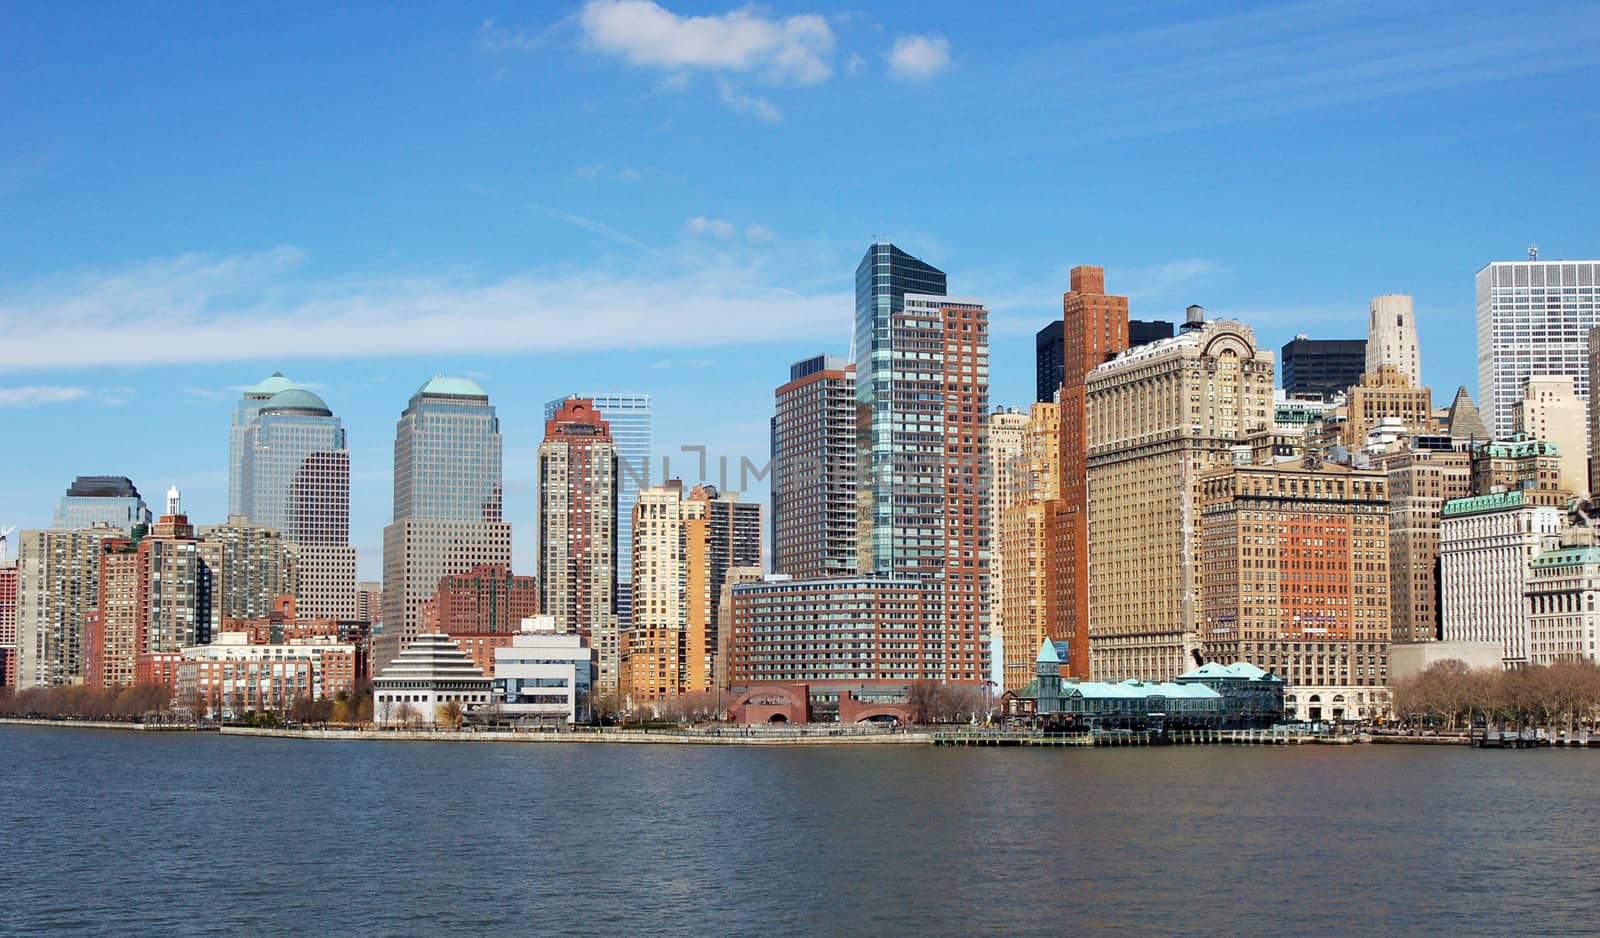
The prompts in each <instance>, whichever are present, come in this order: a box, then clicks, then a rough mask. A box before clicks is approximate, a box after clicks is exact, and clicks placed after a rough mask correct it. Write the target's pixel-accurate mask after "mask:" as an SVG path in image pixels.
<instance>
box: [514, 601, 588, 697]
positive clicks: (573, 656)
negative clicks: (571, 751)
mask: <svg viewBox="0 0 1600 938" xmlns="http://www.w3.org/2000/svg"><path fill="white" fill-rule="evenodd" d="M593 687H594V668H593V665H592V656H591V653H590V651H589V646H588V645H586V644H584V641H583V636H581V635H578V634H577V633H575V632H557V631H556V620H555V618H554V617H553V616H532V617H530V618H527V619H523V620H522V632H521V633H520V634H518V635H516V636H514V637H513V638H512V639H511V644H510V645H509V646H505V647H501V648H496V649H495V650H494V699H495V701H496V703H498V705H499V707H500V714H501V716H502V717H505V718H509V719H513V720H515V719H521V718H527V717H532V718H535V719H541V720H549V721H552V722H562V723H576V722H578V721H580V720H581V721H585V722H586V721H588V719H589V695H590V693H591V692H592V690H593Z"/></svg>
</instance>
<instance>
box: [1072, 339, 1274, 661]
mask: <svg viewBox="0 0 1600 938" xmlns="http://www.w3.org/2000/svg"><path fill="white" fill-rule="evenodd" d="M1196 309H1198V308H1196ZM1192 316H1193V318H1192V319H1191V326H1192V327H1190V328H1185V330H1184V331H1183V332H1181V333H1180V334H1179V335H1177V336H1176V337H1174V338H1172V339H1168V340H1167V341H1165V342H1157V343H1155V344H1153V345H1147V346H1144V347H1142V348H1138V349H1133V350H1131V351H1129V352H1126V353H1124V354H1122V355H1120V356H1118V357H1117V358H1116V359H1114V360H1112V361H1110V362H1107V363H1106V364H1104V365H1101V366H1099V367H1098V368H1096V369H1094V370H1093V371H1092V372H1090V373H1089V375H1088V380H1087V387H1086V392H1087V395H1086V403H1087V406H1086V412H1087V416H1088V419H1087V421H1086V430H1087V435H1086V443H1087V452H1088V482H1089V498H1088V508H1089V564H1090V568H1091V569H1092V570H1093V571H1094V576H1093V577H1091V578H1090V580H1089V583H1090V593H1089V603H1090V606H1089V608H1090V610H1091V619H1090V622H1089V641H1090V655H1091V664H1092V671H1093V674H1094V675H1095V676H1096V677H1097V678H1099V677H1102V676H1104V677H1106V678H1123V677H1136V678H1139V679H1142V680H1163V679H1167V678H1171V677H1174V676H1176V675H1178V674H1181V673H1183V672H1184V671H1187V670H1189V667H1190V665H1191V664H1193V663H1194V661H1193V656H1192V654H1191V653H1192V652H1194V651H1197V650H1198V649H1199V646H1200V625H1201V607H1200V586H1201V582H1200V569H1199V567H1198V563H1199V556H1200V549H1199V548H1200V544H1199V537H1200V530H1201V486H1200V482H1201V476H1202V475H1203V474H1204V473H1205V471H1206V470H1208V469H1213V468H1217V467H1220V466H1227V465H1231V464H1232V461H1233V458H1232V450H1233V447H1234V446H1236V445H1238V444H1239V443H1240V442H1241V440H1242V439H1244V438H1245V437H1246V436H1247V435H1248V434H1249V433H1250V432H1251V431H1252V430H1254V429H1256V428H1259V427H1261V426H1265V425H1267V424H1269V423H1270V422H1271V421H1272V420H1273V419H1274V413H1275V411H1274V405H1273V392H1272V378H1273V363H1272V353H1271V352H1270V351H1266V350H1264V349H1260V348H1257V347H1256V344H1255V336H1254V333H1252V332H1251V330H1250V328H1249V327H1248V326H1245V325H1243V324H1242V323H1238V322H1233V321H1230V320H1220V321H1211V322H1206V321H1204V319H1203V311H1201V312H1199V313H1197V314H1192ZM1063 437H1065V431H1064V430H1063Z"/></svg>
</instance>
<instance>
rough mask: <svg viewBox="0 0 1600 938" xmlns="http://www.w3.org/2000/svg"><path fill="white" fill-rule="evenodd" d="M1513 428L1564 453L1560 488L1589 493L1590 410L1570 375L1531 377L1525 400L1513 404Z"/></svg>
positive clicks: (1561, 454)
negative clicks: (1579, 397) (1579, 394)
mask: <svg viewBox="0 0 1600 938" xmlns="http://www.w3.org/2000/svg"><path fill="white" fill-rule="evenodd" d="M1511 428H1512V430H1513V431H1514V432H1516V433H1521V434H1526V435H1527V436H1530V437H1532V438H1534V439H1536V440H1544V441H1545V442H1547V443H1553V444H1555V447H1556V450H1557V452H1558V454H1559V455H1560V457H1561V482H1560V486H1561V488H1563V489H1565V490H1567V491H1568V492H1571V493H1572V494H1574V495H1587V494H1588V493H1589V413H1588V407H1587V406H1586V405H1585V404H1584V402H1583V401H1581V400H1579V399H1578V389H1577V384H1576V381H1575V379H1574V378H1573V377H1572V376H1571V375H1538V376H1535V377H1532V378H1529V379H1528V383H1527V384H1526V385H1524V386H1523V396H1522V400H1520V401H1517V402H1516V403H1515V404H1514V405H1512V408H1511Z"/></svg>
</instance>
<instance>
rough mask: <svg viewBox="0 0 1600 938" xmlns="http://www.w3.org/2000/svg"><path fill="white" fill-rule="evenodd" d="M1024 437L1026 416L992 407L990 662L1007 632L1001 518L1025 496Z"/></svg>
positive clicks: (1002, 655) (1003, 531)
mask: <svg viewBox="0 0 1600 938" xmlns="http://www.w3.org/2000/svg"><path fill="white" fill-rule="evenodd" d="M1027 433H1028V414H1027V413H1026V412H1025V411H1023V410H1021V409H1020V408H1016V407H996V408H995V409H994V412H993V413H991V414H990V415H989V470H988V478H989V633H990V637H991V645H990V648H991V659H992V658H993V652H992V649H993V647H994V646H993V644H992V642H993V639H994V637H995V636H998V637H999V639H1000V643H1001V650H1000V659H1001V661H1002V662H1003V661H1004V660H1005V648H1004V642H1005V636H1006V634H1007V629H1008V628H1009V626H1008V625H1007V624H1006V621H1005V603H1004V602H1003V601H1002V600H1003V597H1004V596H1005V582H1006V541H1005V534H1006V530H1005V517H1006V512H1007V511H1009V510H1010V509H1011V506H1012V505H1013V504H1015V503H1016V502H1018V501H1020V500H1022V499H1025V498H1026V497H1027V494H1028V477H1027V474H1026V471H1025V470H1024V469H1023V459H1024V452H1025V450H1026V448H1027ZM1059 445H1060V444H1059V442H1058V443H1057V446H1058V447H1059ZM992 664H993V661H992V660H991V665H992Z"/></svg>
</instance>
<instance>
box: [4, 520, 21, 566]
mask: <svg viewBox="0 0 1600 938" xmlns="http://www.w3.org/2000/svg"><path fill="white" fill-rule="evenodd" d="M16 530H17V526H16V525H14V524H13V525H12V526H11V527H9V528H0V563H5V562H6V557H7V556H9V555H8V553H7V548H8V545H9V544H10V543H11V542H10V537H11V535H12V533H14V532H15V531H16Z"/></svg>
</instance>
